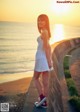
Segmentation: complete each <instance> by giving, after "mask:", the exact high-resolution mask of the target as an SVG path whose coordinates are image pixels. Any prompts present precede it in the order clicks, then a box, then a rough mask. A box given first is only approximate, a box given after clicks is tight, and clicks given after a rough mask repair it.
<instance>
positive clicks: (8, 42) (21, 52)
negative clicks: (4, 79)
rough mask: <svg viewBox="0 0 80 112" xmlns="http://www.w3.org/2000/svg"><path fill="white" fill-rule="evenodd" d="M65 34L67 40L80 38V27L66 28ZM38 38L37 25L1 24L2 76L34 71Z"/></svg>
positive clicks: (0, 68)
mask: <svg viewBox="0 0 80 112" xmlns="http://www.w3.org/2000/svg"><path fill="white" fill-rule="evenodd" d="M54 30H55V29H54V25H52V24H51V33H52V34H54ZM57 33H58V32H57ZM64 34H65V35H64V38H65V39H66V38H73V37H80V27H79V26H64ZM38 36H39V32H38V29H37V25H36V23H34V24H33V23H18V22H0V74H12V73H21V72H27V71H33V69H34V64H35V53H36V49H37V41H36V40H37V37H38ZM52 38H53V37H52Z"/></svg>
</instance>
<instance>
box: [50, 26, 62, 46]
mask: <svg viewBox="0 0 80 112" xmlns="http://www.w3.org/2000/svg"><path fill="white" fill-rule="evenodd" d="M52 33H53V34H52V38H51V40H50V44H53V43H55V42H58V41H60V40H63V39H64V27H63V25H62V24H55V26H54V29H53V32H52Z"/></svg>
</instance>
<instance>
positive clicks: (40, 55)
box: [34, 36, 49, 72]
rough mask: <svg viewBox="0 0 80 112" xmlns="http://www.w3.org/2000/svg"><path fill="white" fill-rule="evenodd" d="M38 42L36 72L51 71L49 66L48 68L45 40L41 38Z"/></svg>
mask: <svg viewBox="0 0 80 112" xmlns="http://www.w3.org/2000/svg"><path fill="white" fill-rule="evenodd" d="M37 42H38V47H37V52H36V57H35V68H34V71H37V72H44V71H49V66H48V62H47V58H46V54H45V50H44V49H43V40H42V38H41V36H39V37H38V38H37Z"/></svg>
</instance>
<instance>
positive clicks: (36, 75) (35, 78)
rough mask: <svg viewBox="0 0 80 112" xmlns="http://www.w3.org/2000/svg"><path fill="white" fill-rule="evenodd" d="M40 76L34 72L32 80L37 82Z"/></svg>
mask: <svg viewBox="0 0 80 112" xmlns="http://www.w3.org/2000/svg"><path fill="white" fill-rule="evenodd" d="M39 76H40V73H39V72H34V80H38V79H39Z"/></svg>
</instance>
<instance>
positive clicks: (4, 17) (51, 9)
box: [0, 0, 80, 26]
mask: <svg viewBox="0 0 80 112" xmlns="http://www.w3.org/2000/svg"><path fill="white" fill-rule="evenodd" d="M57 1H61V0H0V21H17V22H33V23H34V22H36V20H37V17H38V15H40V14H42V13H45V14H47V15H48V16H49V19H50V22H51V23H53V24H69V25H76V26H80V3H57ZM63 1H65V0H63ZM66 1H67V0H66ZM68 1H69V0H68ZM74 1H78V0H74ZM79 2H80V1H79Z"/></svg>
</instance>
